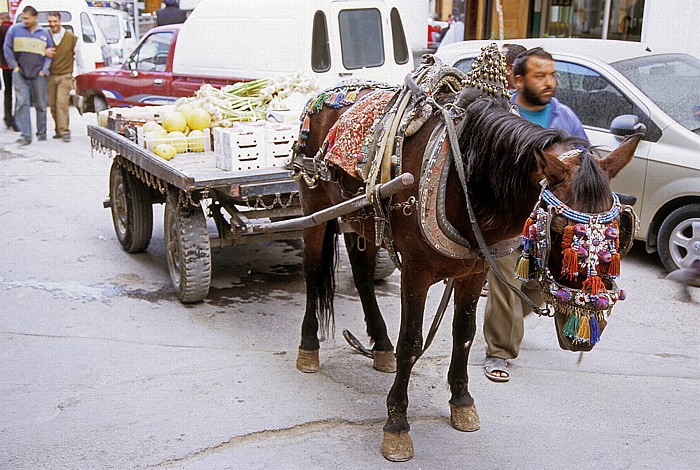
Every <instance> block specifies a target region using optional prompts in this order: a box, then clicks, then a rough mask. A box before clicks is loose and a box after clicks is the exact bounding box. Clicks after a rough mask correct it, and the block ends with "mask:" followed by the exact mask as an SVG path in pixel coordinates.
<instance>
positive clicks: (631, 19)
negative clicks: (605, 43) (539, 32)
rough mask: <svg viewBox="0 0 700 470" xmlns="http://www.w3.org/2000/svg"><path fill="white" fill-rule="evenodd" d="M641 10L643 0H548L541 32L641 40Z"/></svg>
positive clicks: (549, 34) (579, 36)
mask: <svg viewBox="0 0 700 470" xmlns="http://www.w3.org/2000/svg"><path fill="white" fill-rule="evenodd" d="M607 3H609V8H606V4H607ZM643 14H644V0H608V2H606V0H549V5H548V9H547V24H546V27H545V31H544V32H545V34H546V35H547V36H550V37H573V38H597V39H620V40H624V41H640V40H641V36H642V19H643ZM606 21H607V24H606Z"/></svg>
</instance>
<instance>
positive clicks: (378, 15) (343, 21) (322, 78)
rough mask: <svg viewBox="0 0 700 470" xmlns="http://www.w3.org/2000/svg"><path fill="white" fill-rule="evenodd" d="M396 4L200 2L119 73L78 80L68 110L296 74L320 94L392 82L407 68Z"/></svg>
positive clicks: (393, 0)
mask: <svg viewBox="0 0 700 470" xmlns="http://www.w3.org/2000/svg"><path fill="white" fill-rule="evenodd" d="M405 4H406V2H405V1H399V0H381V1H379V0H316V1H314V2H290V1H288V0H255V1H253V0H202V1H201V2H200V4H199V5H198V6H197V8H196V9H195V10H194V11H193V12H192V14H191V15H190V17H189V18H188V19H187V21H186V22H185V23H184V24H182V25H172V26H161V27H159V28H154V29H152V30H150V31H149V32H148V34H147V35H146V36H144V38H143V39H142V40H141V43H140V44H139V45H138V46H137V48H136V50H135V51H134V52H133V53H132V54H131V56H130V57H129V58H128V59H127V60H126V61H125V63H124V64H123V65H122V66H113V67H105V68H103V69H99V70H96V71H94V72H90V73H86V74H82V75H79V76H78V77H77V79H76V101H77V102H76V106H77V107H78V109H79V110H80V111H81V112H89V111H96V112H99V111H102V110H104V109H106V108H108V107H115V106H119V107H124V106H146V105H159V104H172V102H173V101H175V100H176V99H177V98H179V97H184V96H192V95H193V94H194V92H196V91H197V90H199V88H200V87H201V85H202V84H203V83H209V84H211V85H213V86H216V87H221V86H224V85H228V84H232V83H236V82H239V81H248V80H253V79H257V78H269V77H274V76H280V75H286V74H291V73H295V72H301V73H302V74H303V75H304V76H307V77H309V78H311V79H313V80H314V82H315V83H316V84H317V85H318V86H319V87H321V88H326V87H329V86H333V85H335V84H337V83H338V82H340V81H343V80H345V79H372V80H376V81H382V82H387V83H400V82H402V81H403V78H404V77H405V76H406V74H407V73H409V72H410V71H411V70H413V57H412V55H411V52H410V49H409V48H408V42H407V40H406V36H405V34H404V26H403V22H402V19H401V14H400V10H401V9H402V8H404V7H405V6H406V5H405ZM261 24H264V25H267V26H266V27H264V28H261V27H260V25H261ZM290 33H293V34H290Z"/></svg>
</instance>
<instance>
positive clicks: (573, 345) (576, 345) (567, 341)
mask: <svg viewBox="0 0 700 470" xmlns="http://www.w3.org/2000/svg"><path fill="white" fill-rule="evenodd" d="M567 319H568V316H567V315H566V314H564V313H561V312H558V311H556V309H555V311H554V327H555V328H556V330H557V340H558V341H559V347H560V348H562V349H563V350H565V351H573V352H588V351H590V350H591V349H593V346H595V344H591V342H590V341H587V342H580V341H576V340H575V339H573V338H569V337H568V336H566V335H565V334H564V325H565V324H566V321H567ZM607 325H608V322H607V321H606V320H602V321H599V322H598V326H599V328H600V336H601V338H602V336H603V330H605V327H606V326H607Z"/></svg>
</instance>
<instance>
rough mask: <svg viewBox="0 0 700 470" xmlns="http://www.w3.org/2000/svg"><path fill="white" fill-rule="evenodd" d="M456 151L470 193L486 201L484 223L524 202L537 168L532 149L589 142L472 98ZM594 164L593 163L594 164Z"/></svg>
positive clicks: (575, 145) (497, 103) (572, 145)
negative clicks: (461, 162) (460, 155)
mask: <svg viewBox="0 0 700 470" xmlns="http://www.w3.org/2000/svg"><path fill="white" fill-rule="evenodd" d="M464 120H465V121H464V131H463V132H462V135H461V136H460V150H461V152H462V159H463V163H464V165H465V171H466V174H467V175H468V176H467V178H468V180H469V188H470V197H474V198H476V199H477V200H480V201H488V203H489V204H488V207H487V208H485V209H488V210H487V213H488V214H489V215H490V217H489V220H482V224H483V225H484V226H488V225H489V224H491V223H493V222H494V220H493V219H496V218H498V216H499V214H501V215H503V214H510V213H512V210H513V208H514V207H518V206H519V205H520V204H521V203H522V198H523V196H524V194H523V191H524V190H525V188H528V187H529V185H530V184H531V174H532V172H533V171H535V165H536V162H535V148H540V149H545V148H547V147H549V146H550V145H554V144H560V145H562V146H564V147H565V148H576V147H586V146H587V145H588V144H587V142H585V141H584V140H582V139H580V138H578V137H572V136H570V135H568V134H567V133H566V132H565V131H562V130H559V129H543V128H542V127H540V126H538V125H537V124H533V123H531V122H529V121H527V120H526V119H523V118H521V117H519V116H516V115H515V114H513V113H511V112H509V111H507V110H506V109H504V108H503V106H502V104H501V103H500V102H498V101H496V100H494V99H479V100H476V101H474V102H473V103H471V104H470V105H469V106H468V107H467V109H466V112H465V116H464ZM595 166H597V165H595Z"/></svg>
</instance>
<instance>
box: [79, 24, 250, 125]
mask: <svg viewBox="0 0 700 470" xmlns="http://www.w3.org/2000/svg"><path fill="white" fill-rule="evenodd" d="M180 26H181V25H169V26H160V27H158V28H153V29H151V30H150V31H149V32H148V33H147V35H146V36H144V37H143V39H142V40H141V42H140V43H139V45H138V47H137V48H136V50H135V51H134V52H133V54H131V56H130V57H129V58H128V59H127V60H126V61H125V62H124V64H123V65H115V66H112V67H104V68H101V69H97V70H94V71H92V72H88V73H84V74H81V75H78V77H77V78H76V80H75V87H76V93H75V98H76V102H75V105H76V107H77V108H78V110H79V111H80V112H81V113H83V112H91V111H94V112H100V111H102V110H104V109H107V108H111V107H118V106H147V105H162V104H170V103H172V102H174V101H175V100H177V99H178V98H180V97H183V96H192V95H193V94H194V92H195V91H197V90H199V88H200V86H201V85H202V84H203V83H209V84H211V85H213V86H216V87H221V86H224V85H229V84H232V83H235V82H238V81H246V79H236V78H217V77H209V76H207V77H204V76H201V77H198V76H192V75H178V74H175V73H173V58H174V55H175V45H176V43H177V37H178V33H179V32H180Z"/></svg>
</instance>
